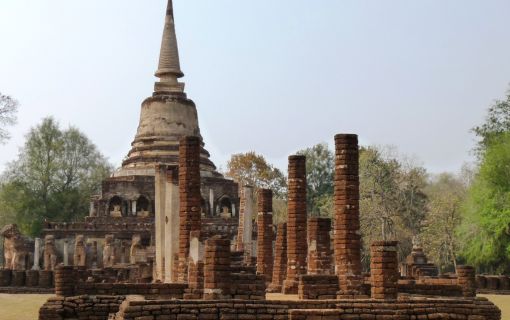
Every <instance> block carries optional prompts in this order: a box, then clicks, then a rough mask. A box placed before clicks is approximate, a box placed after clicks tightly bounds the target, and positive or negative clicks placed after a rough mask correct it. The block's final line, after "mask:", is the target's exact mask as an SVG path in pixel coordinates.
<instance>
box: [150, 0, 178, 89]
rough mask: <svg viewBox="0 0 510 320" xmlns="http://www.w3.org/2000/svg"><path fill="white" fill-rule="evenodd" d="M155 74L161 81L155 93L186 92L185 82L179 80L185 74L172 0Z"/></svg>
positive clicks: (168, 8)
mask: <svg viewBox="0 0 510 320" xmlns="http://www.w3.org/2000/svg"><path fill="white" fill-rule="evenodd" d="M155 75H156V77H158V78H159V81H158V82H156V85H155V86H154V91H155V93H183V92H184V83H181V82H179V81H178V80H177V79H179V78H182V77H183V76H184V74H183V73H182V71H181V65H180V62H179V49H178V46H177V36H176V33H175V23H174V9H173V3H172V0H168V5H167V9H166V17H165V27H164V29H163V39H162V41H161V50H160V53H159V66H158V70H157V71H156V74H155Z"/></svg>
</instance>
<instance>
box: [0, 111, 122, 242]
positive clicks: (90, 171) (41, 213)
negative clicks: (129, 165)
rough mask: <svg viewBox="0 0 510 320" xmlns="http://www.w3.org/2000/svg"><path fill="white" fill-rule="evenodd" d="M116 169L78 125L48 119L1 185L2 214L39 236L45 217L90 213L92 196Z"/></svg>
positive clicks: (29, 138) (72, 217)
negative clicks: (63, 127) (71, 125)
mask: <svg viewBox="0 0 510 320" xmlns="http://www.w3.org/2000/svg"><path fill="white" fill-rule="evenodd" d="M111 170H112V167H111V165H110V164H109V163H108V162H107V160H106V159H105V158H104V157H103V155H101V153H99V151H97V148H96V147H95V145H94V144H93V143H92V142H91V141H90V140H89V139H88V138H87V137H86V136H85V135H84V134H83V133H81V132H80V131H79V130H78V129H76V128H73V127H70V128H68V129H65V130H62V129H61V128H60V126H59V124H58V123H57V122H56V121H55V120H54V119H53V118H46V119H44V120H43V121H42V123H41V124H40V125H38V126H36V127H35V128H32V129H31V130H30V132H29V133H28V135H27V137H26V142H25V145H24V147H23V148H22V149H21V150H20V153H19V156H18V159H17V160H15V161H14V162H12V163H10V164H9V166H8V168H7V170H6V172H5V173H4V175H3V177H2V184H1V187H0V215H1V216H2V217H3V219H4V220H5V219H11V220H14V222H16V223H17V224H18V225H20V226H21V228H22V229H23V231H24V232H26V233H28V234H31V235H37V234H38V232H39V231H40V229H41V226H42V223H43V221H44V220H45V219H48V220H57V221H66V222H69V221H73V220H75V219H79V218H82V217H83V216H84V215H86V213H87V212H88V207H89V201H90V196H91V195H93V194H95V193H97V192H98V191H99V190H100V186H101V181H102V180H103V179H104V178H106V177H107V176H108V175H109V174H110V172H111Z"/></svg>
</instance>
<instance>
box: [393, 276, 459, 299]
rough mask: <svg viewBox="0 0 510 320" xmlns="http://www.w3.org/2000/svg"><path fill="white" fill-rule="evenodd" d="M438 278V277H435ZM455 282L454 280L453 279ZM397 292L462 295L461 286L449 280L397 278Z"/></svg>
mask: <svg viewBox="0 0 510 320" xmlns="http://www.w3.org/2000/svg"><path fill="white" fill-rule="evenodd" d="M437 280H439V279H437ZM455 282H456V281H455ZM397 288H398V292H399V293H405V294H413V295H421V296H442V297H462V287H460V286H459V285H457V284H453V283H451V282H450V281H446V282H445V283H441V281H430V282H428V281H415V280H399V282H398V285H397Z"/></svg>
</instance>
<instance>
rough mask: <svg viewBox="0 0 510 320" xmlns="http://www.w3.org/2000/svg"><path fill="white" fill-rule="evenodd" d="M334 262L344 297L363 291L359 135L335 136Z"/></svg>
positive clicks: (341, 293)
mask: <svg viewBox="0 0 510 320" xmlns="http://www.w3.org/2000/svg"><path fill="white" fill-rule="evenodd" d="M335 153H336V157H335V194H334V198H335V199H334V201H335V262H336V273H337V275H338V277H339V281H340V295H341V296H342V297H344V298H348V297H352V296H356V295H360V294H361V293H362V285H363V278H362V273H361V272H362V269H361V236H360V232H359V231H360V222H359V164H358V162H359V150H358V136H357V135H354V134H339V135H336V136H335Z"/></svg>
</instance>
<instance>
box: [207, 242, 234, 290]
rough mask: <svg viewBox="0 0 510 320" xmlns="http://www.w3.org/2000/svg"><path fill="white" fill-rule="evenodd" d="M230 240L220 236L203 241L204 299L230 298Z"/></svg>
mask: <svg viewBox="0 0 510 320" xmlns="http://www.w3.org/2000/svg"><path fill="white" fill-rule="evenodd" d="M231 283H232V279H230V240H227V239H222V238H220V237H213V238H209V239H207V240H206V242H205V266H204V299H205V300H215V299H227V298H230V285H231Z"/></svg>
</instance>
